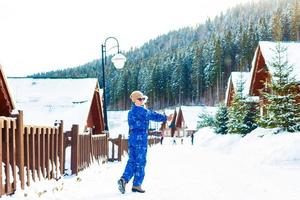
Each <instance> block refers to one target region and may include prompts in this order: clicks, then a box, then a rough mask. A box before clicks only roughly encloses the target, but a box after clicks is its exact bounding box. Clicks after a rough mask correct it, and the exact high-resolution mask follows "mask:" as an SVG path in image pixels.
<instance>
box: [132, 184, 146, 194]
mask: <svg viewBox="0 0 300 200" xmlns="http://www.w3.org/2000/svg"><path fill="white" fill-rule="evenodd" d="M131 191H132V192H139V193H145V192H146V191H145V190H143V189H142V187H141V186H132V189H131Z"/></svg>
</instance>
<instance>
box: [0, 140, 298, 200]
mask: <svg viewBox="0 0 300 200" xmlns="http://www.w3.org/2000/svg"><path fill="white" fill-rule="evenodd" d="M296 139H297V140H299V136H297V138H296ZM211 140H212V139H208V140H207V141H209V142H207V144H210V145H209V147H207V146H205V145H202V146H201V145H199V144H197V145H194V146H191V145H190V143H189V140H186V141H185V142H184V143H185V144H184V145H181V144H177V145H171V142H170V141H165V144H164V145H162V146H161V145H156V146H154V147H152V148H150V149H149V151H148V163H147V167H146V177H145V181H144V185H143V187H144V189H145V190H146V193H145V194H137V193H132V192H131V191H130V189H131V183H129V184H128V185H127V192H126V194H124V195H122V194H120V193H119V192H118V189H117V185H116V181H117V179H118V178H119V177H120V175H121V174H122V171H123V169H124V166H125V164H126V160H127V157H125V158H124V159H123V160H124V161H123V162H121V163H117V162H116V163H108V164H104V165H100V166H99V165H97V164H95V165H94V166H93V167H91V168H90V169H88V170H85V171H83V172H81V173H80V174H79V176H78V177H75V176H72V177H68V178H64V179H63V180H60V181H58V182H56V181H51V182H49V181H45V183H44V184H36V185H33V186H32V187H30V188H28V189H30V190H25V191H19V192H17V193H16V194H15V195H14V196H12V199H30V200H31V199H56V200H68V199H69V200H71V199H72V200H83V199H87V200H92V199H95V200H96V199H101V200H116V199H124V200H135V199H139V200H140V199H143V200H169V199H172V200H183V199H185V200H192V199H193V200H195V199H201V200H248V199H249V200H250V199H251V200H254V199H255V200H259V199H261V200H269V199H272V200H277V199H278V200H283V199H284V200H299V199H300V181H299V180H300V164H299V161H295V162H293V163H290V164H280V165H274V164H264V163H261V162H260V161H259V159H258V158H256V157H255V156H253V155H247V154H243V155H242V154H240V153H239V154H238V153H237V154H235V153H232V151H228V149H227V150H225V149H226V148H224V146H226V145H224V144H223V145H219V146H220V147H222V148H220V149H218V148H217V149H216V148H211V146H213V145H212V142H211ZM214 141H217V139H214ZM222 141H225V140H223V139H222ZM234 141H238V140H236V139H232V140H230V142H229V143H234ZM219 142H220V140H219ZM238 142H240V141H238ZM294 142H295V141H294ZM223 143H224V142H223ZM229 143H228V144H227V143H226V144H227V146H228V145H229ZM230 145H231V144H230ZM230 145H229V146H230ZM288 145H289V146H291V145H290V144H288ZM234 146H237V144H234ZM243 146H245V144H244V145H243ZM263 146H265V145H263ZM266 148H267V147H266ZM274 148H275V147H274ZM281 148H282V147H281ZM24 195H25V196H27V197H24ZM6 198H8V197H5V198H3V199H6ZM8 199H11V198H8Z"/></svg>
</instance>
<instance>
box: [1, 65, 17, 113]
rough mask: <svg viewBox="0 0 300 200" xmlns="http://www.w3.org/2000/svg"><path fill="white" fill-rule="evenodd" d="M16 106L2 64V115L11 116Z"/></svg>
mask: <svg viewBox="0 0 300 200" xmlns="http://www.w3.org/2000/svg"><path fill="white" fill-rule="evenodd" d="M14 108H15V105H14V102H13V99H12V96H11V94H10V90H9V88H8V84H7V79H6V77H5V75H4V72H3V70H2V66H1V65H0V116H5V117H9V116H10V114H11V112H12V110H13V109H14Z"/></svg>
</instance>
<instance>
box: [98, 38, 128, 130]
mask: <svg viewBox="0 0 300 200" xmlns="http://www.w3.org/2000/svg"><path fill="white" fill-rule="evenodd" d="M109 39H114V40H115V41H116V43H117V44H116V45H115V46H113V47H111V48H110V49H108V50H107V49H106V42H107V41H108V40H109ZM116 47H117V48H118V53H117V54H115V55H114V56H113V57H112V59H111V61H112V62H113V64H114V66H115V67H116V68H117V69H122V68H123V67H124V64H125V62H126V57H125V56H124V55H122V54H120V50H119V41H118V40H117V38H115V37H108V38H106V39H105V41H104V44H102V45H101V55H102V85H103V114H104V131H106V132H108V124H107V108H106V95H105V65H106V53H107V51H109V50H111V49H113V48H116Z"/></svg>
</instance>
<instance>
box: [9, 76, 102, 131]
mask: <svg viewBox="0 0 300 200" xmlns="http://www.w3.org/2000/svg"><path fill="white" fill-rule="evenodd" d="M8 83H9V86H10V89H11V92H12V96H13V97H14V99H15V104H16V106H15V107H16V109H18V110H23V111H24V123H25V124H29V125H30V124H34V125H51V124H53V123H54V122H55V121H56V120H64V129H65V130H70V129H71V127H72V125H73V124H78V125H79V128H80V131H85V130H87V129H89V130H92V131H93V133H102V131H103V130H104V122H103V111H102V100H101V97H100V95H101V94H100V93H101V92H102V91H101V90H99V85H98V81H97V79H94V78H92V79H91V78H90V79H32V78H8Z"/></svg>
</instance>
